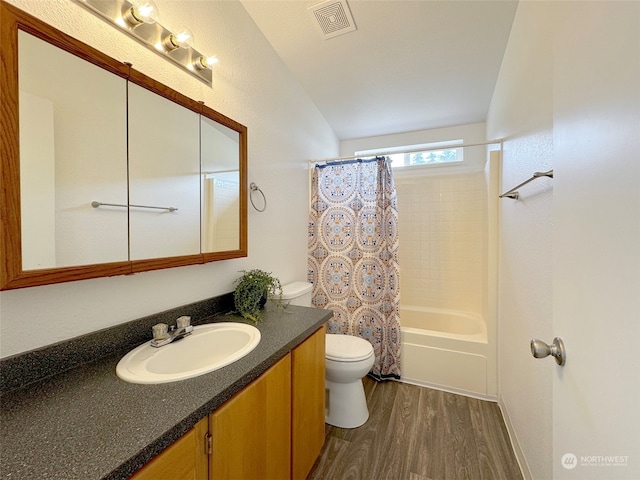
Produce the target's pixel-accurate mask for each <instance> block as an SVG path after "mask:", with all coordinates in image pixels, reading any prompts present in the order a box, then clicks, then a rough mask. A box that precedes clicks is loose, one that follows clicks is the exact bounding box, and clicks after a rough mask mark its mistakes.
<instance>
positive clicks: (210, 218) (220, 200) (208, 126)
mask: <svg viewBox="0 0 640 480" xmlns="http://www.w3.org/2000/svg"><path fill="white" fill-rule="evenodd" d="M201 129H202V143H201V147H202V152H201V169H202V172H201V188H202V251H203V252H222V251H227V250H237V249H238V248H240V134H239V133H238V132H236V131H235V130H231V129H230V128H228V127H226V126H224V125H221V124H219V123H217V122H214V121H213V120H211V119H210V118H207V117H204V116H202V117H201Z"/></svg>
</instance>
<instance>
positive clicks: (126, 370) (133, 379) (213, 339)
mask: <svg viewBox="0 0 640 480" xmlns="http://www.w3.org/2000/svg"><path fill="white" fill-rule="evenodd" d="M258 343H260V331H259V330H258V329H257V328H255V327H253V326H251V325H247V324H244V323H232V322H223V323H210V324H206V325H198V326H196V327H193V333H191V335H188V336H186V337H184V338H182V339H179V340H176V341H174V342H172V343H169V344H168V345H164V346H162V347H159V348H156V347H152V346H151V345H150V344H149V342H147V343H145V344H143V345H140V346H139V347H137V348H135V349H133V350H131V351H130V352H129V353H127V354H126V355H125V356H124V357H122V359H121V360H120V362H118V366H117V367H116V374H117V375H118V377H120V378H121V379H122V380H124V381H126V382H130V383H168V382H175V381H178V380H184V379H187V378H193V377H197V376H198V375H203V374H205V373H209V372H212V371H214V370H217V369H219V368H222V367H224V366H226V365H229V364H230V363H233V362H235V361H236V360H239V359H241V358H242V357H244V356H245V355H247V354H248V353H249V352H251V351H252V350H253V349H254V348H256V346H257V345H258Z"/></svg>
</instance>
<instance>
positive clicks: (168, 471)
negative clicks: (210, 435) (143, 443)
mask: <svg viewBox="0 0 640 480" xmlns="http://www.w3.org/2000/svg"><path fill="white" fill-rule="evenodd" d="M208 428H209V422H208V419H207V418H203V419H202V420H200V421H199V422H198V423H197V424H196V425H195V427H193V428H192V429H191V430H189V431H188V432H187V433H185V434H184V435H183V436H182V437H180V438H179V439H178V440H176V441H175V442H174V443H173V444H172V445H171V446H169V447H168V448H167V449H166V450H165V451H164V452H162V453H161V454H160V455H158V456H157V457H155V458H154V459H153V460H151V461H150V462H149V463H147V464H146V465H145V466H144V467H142V468H141V469H140V470H138V471H137V472H136V473H134V474H133V476H132V477H130V478H131V480H177V479H185V480H186V479H189V480H206V479H207V472H208V470H209V456H208V455H207V452H206V449H205V442H206V437H207V430H208Z"/></svg>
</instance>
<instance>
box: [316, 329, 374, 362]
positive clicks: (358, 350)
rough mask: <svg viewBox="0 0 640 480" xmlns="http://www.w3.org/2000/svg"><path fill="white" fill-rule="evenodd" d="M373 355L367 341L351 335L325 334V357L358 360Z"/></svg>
mask: <svg viewBox="0 0 640 480" xmlns="http://www.w3.org/2000/svg"><path fill="white" fill-rule="evenodd" d="M372 355H373V347H372V346H371V344H370V343H369V342H367V341H366V340H364V339H362V338H360V337H354V336H352V335H337V334H327V335H326V346H325V357H326V359H327V360H333V361H335V362H360V361H362V360H366V359H367V358H369V357H371V356H372Z"/></svg>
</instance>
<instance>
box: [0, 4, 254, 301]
mask: <svg viewBox="0 0 640 480" xmlns="http://www.w3.org/2000/svg"><path fill="white" fill-rule="evenodd" d="M0 21H1V23H2V25H1V29H0V32H1V33H0V35H1V38H0V60H1V63H2V66H3V68H2V71H1V72H0V100H1V102H0V104H1V105H0V108H1V111H0V113H1V116H0V122H1V123H0V135H2V142H1V144H0V149H1V150H0V153H1V154H2V158H1V162H0V178H1V179H2V189H1V192H0V220H1V224H0V240H1V242H2V245H1V248H0V251H1V254H2V262H1V265H0V289H3V290H5V289H12V288H21V287H29V286H36V285H46V284H51V283H59V282H66V281H72V280H81V279H88V278H97V277H103V276H111V275H124V274H130V273H136V272H143V271H148V270H155V269H159V268H169V267H174V266H184V265H192V264H198V263H205V262H210V261H217V260H224V259H230V258H238V257H243V256H246V255H247V186H246V184H247V180H246V172H247V147H246V145H247V129H246V127H244V126H243V125H241V124H239V123H238V122H235V121H233V120H232V119H230V118H228V117H226V116H224V115H222V114H220V113H218V112H216V111H215V110H213V109H211V108H209V107H207V106H205V105H204V104H203V103H202V102H198V101H195V100H193V99H190V98H188V97H185V96H184V95H182V94H180V93H179V92H176V91H175V90H172V89H170V88H169V87H167V86H165V85H162V84H160V83H159V82H156V81H154V80H153V79H151V78H149V77H146V76H145V75H143V74H142V73H140V72H137V71H136V70H135V69H133V68H132V67H131V65H129V64H125V63H122V62H118V61H116V60H114V59H112V58H110V57H108V56H106V55H104V54H102V53H101V52H99V51H97V50H95V49H93V48H91V47H89V46H87V45H85V44H83V43H81V42H78V41H77V40H75V39H73V38H71V37H69V36H68V35H65V34H63V33H62V32H59V31H58V30H56V29H54V28H52V27H50V26H49V25H47V24H45V23H43V22H41V21H40V20H38V19H36V18H34V17H32V16H30V15H28V14H26V13H24V12H22V11H21V10H19V9H17V8H16V7H13V6H12V5H9V4H7V3H4V2H0Z"/></svg>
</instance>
